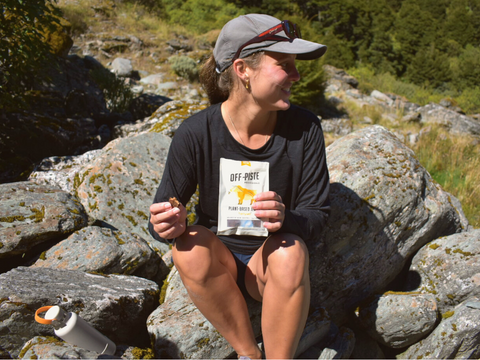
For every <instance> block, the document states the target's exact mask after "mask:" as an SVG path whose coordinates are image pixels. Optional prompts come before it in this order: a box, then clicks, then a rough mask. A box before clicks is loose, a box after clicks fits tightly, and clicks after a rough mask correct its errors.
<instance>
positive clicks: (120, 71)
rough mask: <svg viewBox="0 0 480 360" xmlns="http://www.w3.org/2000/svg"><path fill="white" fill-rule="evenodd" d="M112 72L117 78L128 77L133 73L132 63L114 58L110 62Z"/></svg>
mask: <svg viewBox="0 0 480 360" xmlns="http://www.w3.org/2000/svg"><path fill="white" fill-rule="evenodd" d="M112 71H113V73H115V74H116V75H117V76H118V77H130V76H132V73H133V66H132V62H131V61H130V60H128V59H123V58H116V59H115V60H113V62H112Z"/></svg>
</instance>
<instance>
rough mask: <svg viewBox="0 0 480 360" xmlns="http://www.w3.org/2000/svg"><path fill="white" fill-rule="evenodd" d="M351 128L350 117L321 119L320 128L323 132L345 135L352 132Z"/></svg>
mask: <svg viewBox="0 0 480 360" xmlns="http://www.w3.org/2000/svg"><path fill="white" fill-rule="evenodd" d="M352 128H353V126H352V121H351V120H350V119H342V118H335V119H322V130H323V131H324V132H325V133H330V134H334V135H337V136H345V135H348V134H350V133H351V132H352Z"/></svg>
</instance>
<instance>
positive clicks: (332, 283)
mask: <svg viewBox="0 0 480 360" xmlns="http://www.w3.org/2000/svg"><path fill="white" fill-rule="evenodd" d="M327 163H328V166H329V171H330V181H331V194H330V198H331V215H330V218H329V220H328V223H327V225H326V228H325V229H323V237H322V240H321V241H319V242H315V243H310V244H308V245H309V249H310V254H311V262H310V268H311V274H312V275H311V283H312V304H313V305H314V306H325V307H326V309H327V311H328V313H329V314H330V315H331V317H332V319H333V320H334V321H335V322H336V323H342V322H343V321H344V319H345V316H346V314H347V313H348V311H349V310H350V309H352V308H354V307H355V306H356V305H357V304H358V303H359V302H360V301H361V300H363V299H365V298H367V297H368V296H370V295H372V294H374V293H375V292H381V291H382V290H384V289H385V288H386V286H387V285H388V284H389V283H390V282H391V281H392V280H393V279H395V277H396V276H397V275H398V274H399V273H400V271H401V270H402V268H403V267H404V265H405V264H406V262H407V260H408V259H409V258H410V257H411V256H412V255H413V254H415V252H416V251H418V249H420V248H421V247H422V246H423V245H425V244H426V243H428V242H429V241H432V240H434V239H437V238H438V237H441V236H445V235H450V234H454V233H458V232H461V231H464V230H466V228H467V226H468V221H467V220H466V218H465V215H464V214H463V211H462V209H461V206H460V204H459V202H458V200H456V199H455V198H454V197H453V196H451V195H450V194H448V193H446V192H445V191H443V190H442V188H441V187H440V186H439V185H438V184H437V183H436V182H434V181H433V179H432V178H431V177H430V175H429V174H428V172H427V171H426V170H425V169H424V168H423V167H422V166H421V165H420V163H419V162H418V160H417V158H416V157H415V154H414V153H413V151H412V150H410V149H409V148H408V147H407V146H405V145H404V144H403V143H401V142H400V141H399V140H398V138H397V137H396V136H395V135H393V134H392V133H391V132H389V131H388V130H387V129H385V128H383V127H381V126H371V127H368V128H365V129H362V130H358V131H356V132H354V133H351V134H349V135H347V136H345V137H343V138H341V139H339V140H337V141H335V142H334V143H333V144H332V145H330V146H329V147H328V148H327Z"/></svg>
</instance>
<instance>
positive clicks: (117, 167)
mask: <svg viewBox="0 0 480 360" xmlns="http://www.w3.org/2000/svg"><path fill="white" fill-rule="evenodd" d="M170 142H171V139H170V138H169V137H167V136H165V135H161V134H158V133H142V134H139V135H134V136H130V137H127V138H120V139H116V140H113V141H111V142H110V143H108V144H107V146H105V147H104V148H103V149H101V150H98V151H95V152H90V153H88V154H89V156H87V154H84V155H83V156H82V157H78V158H74V159H71V158H68V159H67V158H63V159H55V158H52V159H46V160H44V162H43V163H44V166H42V167H38V168H37V171H36V172H35V173H34V174H32V176H31V179H32V180H33V181H37V182H40V183H53V184H57V185H59V186H62V187H64V188H65V189H66V190H68V191H71V192H72V193H73V194H75V195H76V196H77V197H78V198H79V199H80V202H81V203H82V204H83V206H84V207H85V210H86V212H87V213H88V215H89V216H90V217H91V218H92V219H94V220H96V221H98V222H99V223H100V224H103V225H105V226H110V227H112V226H113V227H114V228H116V229H118V230H122V231H125V232H132V233H134V234H137V235H139V236H140V237H142V238H144V239H145V240H146V241H147V242H148V243H149V244H150V246H151V247H152V248H153V249H154V250H158V251H159V252H160V253H162V254H164V253H165V252H167V251H168V246H167V245H166V244H163V243H160V242H158V241H156V240H154V239H153V238H152V237H151V235H150V233H149V232H148V214H149V207H150V205H151V204H152V201H153V197H154V194H155V191H156V188H157V187H158V184H159V183H160V180H161V178H162V174H163V169H164V166H165V160H166V157H167V153H168V148H169V146H170ZM83 157H84V159H83ZM80 158H82V159H80ZM57 160H58V161H57ZM72 166H73V168H72Z"/></svg>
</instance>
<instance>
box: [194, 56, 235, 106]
mask: <svg viewBox="0 0 480 360" xmlns="http://www.w3.org/2000/svg"><path fill="white" fill-rule="evenodd" d="M216 66H217V65H216V63H215V58H214V57H213V55H211V56H210V57H209V58H208V60H207V61H206V62H205V64H204V65H203V67H202V69H201V70H200V83H201V84H202V85H203V88H204V89H205V91H206V92H207V96H208V100H209V101H210V104H212V105H213V104H218V103H220V102H223V101H225V100H227V99H228V96H229V95H230V90H231V89H232V87H233V77H232V76H231V74H230V73H231V71H232V67H231V66H230V67H229V68H228V69H226V70H225V71H223V72H222V73H220V74H219V73H218V72H217V70H216Z"/></svg>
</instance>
